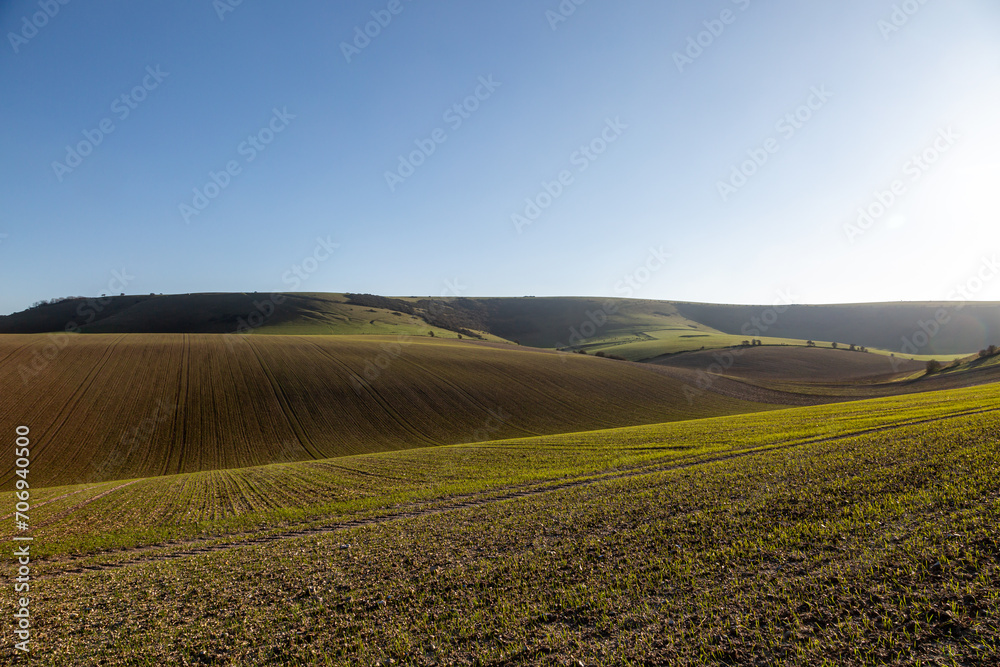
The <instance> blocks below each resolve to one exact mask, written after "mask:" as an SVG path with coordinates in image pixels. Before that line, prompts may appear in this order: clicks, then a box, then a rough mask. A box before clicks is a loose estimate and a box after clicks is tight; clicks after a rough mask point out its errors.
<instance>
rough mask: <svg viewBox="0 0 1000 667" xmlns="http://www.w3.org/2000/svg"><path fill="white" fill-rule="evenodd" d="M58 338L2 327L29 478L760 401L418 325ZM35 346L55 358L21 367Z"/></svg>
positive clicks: (227, 460)
mask: <svg viewBox="0 0 1000 667" xmlns="http://www.w3.org/2000/svg"><path fill="white" fill-rule="evenodd" d="M54 340H56V339H54V338H50V337H49V336H45V335H9V336H3V337H0V382H2V383H3V386H4V387H5V394H6V395H5V399H6V400H5V401H4V402H3V405H2V408H0V410H2V411H3V412H2V413H0V428H3V429H5V430H6V431H11V432H12V431H13V429H14V427H15V426H16V425H17V424H19V423H25V424H28V425H30V427H31V430H32V434H33V437H34V440H35V441H36V442H37V443H39V444H38V446H37V449H36V450H35V451H34V452H33V459H32V467H33V468H34V471H33V473H32V477H33V480H34V484H35V485H38V486H43V485H54V484H69V483H75V482H84V481H87V482H95V481H105V480H113V479H130V478H134V477H140V476H142V477H145V476H154V475H167V474H174V473H184V472H194V471H200V470H214V469H221V468H238V467H244V466H252V465H261V464H266V463H272V462H280V461H301V460H310V459H322V458H329V457H334V456H342V455H348V454H360V453H366V452H375V451H386V450H398V449H405V448H411V447H421V446H431V445H441V444H453V443H460V442H471V441H478V440H492V439H497V438H510V437H519V436H530V435H545V434H553V433H562V432H568V431H581V430H590V429H598V428H608V427H616V426H627V425H637V424H648V423H658V422H666V421H674V420H679V419H687V418H694V417H705V416H714V415H722V414H734V413H739V412H748V411H756V410H762V409H767V408H769V407H772V406H768V405H763V404H759V403H755V402H748V401H744V400H740V399H739V398H733V397H724V396H721V395H718V394H715V393H711V392H708V393H706V394H704V395H701V396H699V397H698V399H697V400H696V401H688V400H687V397H686V396H685V394H684V393H683V390H684V383H683V382H682V381H680V380H678V379H676V378H671V377H668V376H666V375H664V374H663V373H659V372H656V370H655V369H653V368H649V369H647V368H644V367H642V366H639V365H636V364H629V363H624V362H618V361H613V360H608V359H598V358H593V357H589V356H584V355H573V354H558V353H554V352H546V351H540V350H534V349H531V348H521V347H517V346H507V345H502V346H491V345H488V344H477V343H470V342H459V341H443V340H436V339H431V338H427V337H409V338H397V337H392V336H389V337H378V338H376V337H371V336H367V337H351V336H335V337H334V336H250V337H245V338H243V337H241V338H233V337H227V336H220V335H201V334H149V335H145V334H129V335H103V334H93V335H87V336H65V337H63V341H62V343H64V344H65V347H62V348H59V346H58V345H54V344H53V341H54ZM47 345H48V346H49V347H48V349H46V346H47ZM42 354H49V355H50V356H52V357H53V358H52V360H51V361H48V362H45V363H44V367H42V368H41V370H40V372H38V373H37V374H35V375H30V373H29V372H28V371H27V369H29V368H31V364H32V363H36V364H42V363H43V362H44V358H43V357H42V356H40V355H42ZM380 366H381V367H380ZM15 421H16V423H15ZM7 465H9V464H5V468H4V470H3V474H2V477H0V484H2V485H3V486H5V487H9V486H10V484H11V483H12V481H13V469H12V468H11V467H7Z"/></svg>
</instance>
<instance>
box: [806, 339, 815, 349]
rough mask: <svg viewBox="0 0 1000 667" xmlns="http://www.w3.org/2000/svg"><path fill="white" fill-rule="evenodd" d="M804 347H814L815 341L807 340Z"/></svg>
mask: <svg viewBox="0 0 1000 667" xmlns="http://www.w3.org/2000/svg"><path fill="white" fill-rule="evenodd" d="M806 347H816V343H814V342H812V341H811V340H807V341H806Z"/></svg>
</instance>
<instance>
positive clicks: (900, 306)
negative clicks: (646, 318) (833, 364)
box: [674, 302, 1000, 354]
mask: <svg viewBox="0 0 1000 667" xmlns="http://www.w3.org/2000/svg"><path fill="white" fill-rule="evenodd" d="M674 305H675V306H676V307H677V310H678V311H679V312H680V313H681V314H682V315H683V316H684V317H687V318H689V319H692V320H695V321H697V322H700V323H702V324H704V325H706V326H709V327H712V328H714V329H718V330H719V331H723V332H725V333H730V334H737V335H739V334H742V335H767V336H777V337H779V338H799V339H813V340H827V341H837V342H839V343H842V344H845V345H849V344H856V345H865V346H867V347H877V348H882V349H886V350H892V351H895V352H901V353H904V354H964V353H970V352H974V351H977V350H981V349H983V348H985V347H987V346H988V345H991V344H993V343H996V342H997V341H1000V304H997V303H995V302H981V303H970V302H951V303H947V302H943V303H931V302H928V303H873V304H844V305H821V306H806V305H796V306H788V307H787V310H785V311H784V312H783V313H781V314H779V315H778V317H777V320H776V321H774V322H773V323H772V324H770V325H768V324H765V323H764V322H761V317H762V313H763V312H764V311H766V310H768V309H767V308H765V307H762V306H737V305H715V304H706V303H675V304H674ZM754 318H756V319H757V322H759V324H755V323H754ZM938 318H940V320H941V321H942V322H943V323H938V321H937V319H938ZM751 330H757V333H751Z"/></svg>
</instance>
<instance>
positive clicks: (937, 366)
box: [927, 359, 941, 375]
mask: <svg viewBox="0 0 1000 667" xmlns="http://www.w3.org/2000/svg"><path fill="white" fill-rule="evenodd" d="M940 370H941V362H940V361H938V360H937V359H931V360H930V361H928V362H927V375H931V374H932V373H937V372H938V371H940Z"/></svg>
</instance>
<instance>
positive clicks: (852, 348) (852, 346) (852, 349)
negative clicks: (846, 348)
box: [850, 343, 856, 352]
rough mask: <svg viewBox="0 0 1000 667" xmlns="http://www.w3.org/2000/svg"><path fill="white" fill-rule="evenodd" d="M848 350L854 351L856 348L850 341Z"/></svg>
mask: <svg viewBox="0 0 1000 667" xmlns="http://www.w3.org/2000/svg"><path fill="white" fill-rule="evenodd" d="M850 350H851V352H855V351H856V348H855V347H854V343H851V347H850Z"/></svg>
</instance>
